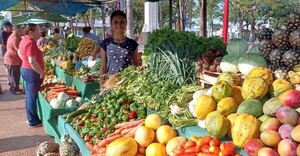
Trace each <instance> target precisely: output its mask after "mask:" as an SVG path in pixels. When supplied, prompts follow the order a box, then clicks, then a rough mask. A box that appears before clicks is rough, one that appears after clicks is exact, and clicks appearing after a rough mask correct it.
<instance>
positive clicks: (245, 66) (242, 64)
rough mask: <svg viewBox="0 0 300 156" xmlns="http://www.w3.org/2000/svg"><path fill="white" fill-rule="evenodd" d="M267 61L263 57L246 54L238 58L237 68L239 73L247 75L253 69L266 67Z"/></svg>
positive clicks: (255, 54)
mask: <svg viewBox="0 0 300 156" xmlns="http://www.w3.org/2000/svg"><path fill="white" fill-rule="evenodd" d="M266 66H267V61H266V60H265V58H264V57H263V56H261V55H260V54H257V53H247V54H244V55H243V56H241V57H240V59H239V63H238V68H239V71H240V72H241V73H242V74H244V75H248V74H249V72H250V71H251V70H252V69H253V68H255V67H266Z"/></svg>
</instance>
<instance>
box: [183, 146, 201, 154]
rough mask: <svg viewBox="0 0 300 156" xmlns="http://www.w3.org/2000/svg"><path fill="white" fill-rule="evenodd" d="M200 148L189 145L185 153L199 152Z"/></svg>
mask: <svg viewBox="0 0 300 156" xmlns="http://www.w3.org/2000/svg"><path fill="white" fill-rule="evenodd" d="M199 152H200V150H199V149H198V148H197V147H189V148H187V149H185V151H184V153H199Z"/></svg>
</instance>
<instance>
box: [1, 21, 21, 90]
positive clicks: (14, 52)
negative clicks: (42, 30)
mask: <svg viewBox="0 0 300 156" xmlns="http://www.w3.org/2000/svg"><path fill="white" fill-rule="evenodd" d="M21 36H23V26H21V25H17V26H15V27H14V31H13V33H12V34H11V35H10V37H9V38H8V40H7V46H6V47H7V51H6V53H5V55H4V64H5V66H6V68H7V72H8V81H9V84H10V91H11V93H12V94H15V95H19V94H23V91H22V90H21V89H20V88H19V81H20V68H21V65H22V60H21V58H20V57H19V55H18V49H19V43H20V41H21Z"/></svg>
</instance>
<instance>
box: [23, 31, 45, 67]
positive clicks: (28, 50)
mask: <svg viewBox="0 0 300 156" xmlns="http://www.w3.org/2000/svg"><path fill="white" fill-rule="evenodd" d="M19 51H20V54H21V58H22V61H23V62H22V67H23V68H28V69H33V68H32V67H31V65H30V63H29V61H28V56H34V57H35V58H36V60H37V62H38V64H39V65H40V66H41V68H42V69H44V61H43V54H42V52H41V51H40V49H39V48H38V47H37V44H36V41H35V40H33V39H31V38H30V37H29V36H25V37H24V38H23V39H22V40H21V42H20V45H19Z"/></svg>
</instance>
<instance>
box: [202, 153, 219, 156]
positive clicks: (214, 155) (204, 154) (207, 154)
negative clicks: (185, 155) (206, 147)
mask: <svg viewBox="0 0 300 156" xmlns="http://www.w3.org/2000/svg"><path fill="white" fill-rule="evenodd" d="M197 156H218V155H217V154H212V153H199V154H198V155H197Z"/></svg>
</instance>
